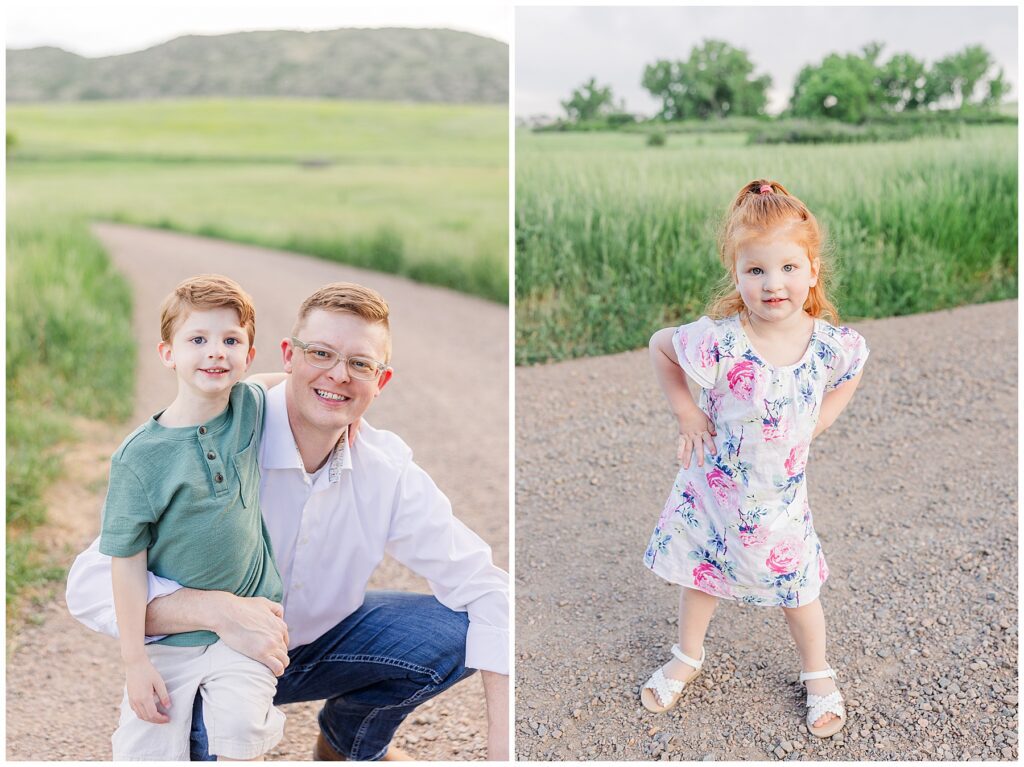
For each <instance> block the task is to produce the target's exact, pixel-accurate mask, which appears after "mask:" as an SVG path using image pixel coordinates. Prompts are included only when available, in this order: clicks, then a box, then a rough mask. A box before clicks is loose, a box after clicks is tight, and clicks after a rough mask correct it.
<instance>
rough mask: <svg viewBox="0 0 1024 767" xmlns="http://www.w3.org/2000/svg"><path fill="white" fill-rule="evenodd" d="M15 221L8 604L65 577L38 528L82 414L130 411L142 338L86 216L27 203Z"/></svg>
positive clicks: (10, 286)
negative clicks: (73, 422) (35, 541)
mask: <svg viewBox="0 0 1024 767" xmlns="http://www.w3.org/2000/svg"><path fill="white" fill-rule="evenodd" d="M18 213H19V215H16V216H13V217H11V218H10V219H9V220H8V227H7V368H6V382H7V602H8V604H10V603H11V600H12V598H13V597H14V596H15V595H16V594H18V593H19V592H20V591H21V590H22V589H23V588H24V587H25V586H28V585H31V584H34V583H38V582H40V581H41V580H45V579H47V578H53V577H59V575H61V574H62V572H63V571H62V570H60V569H59V568H55V566H54V564H53V563H52V562H50V561H48V559H47V557H46V556H45V554H44V553H42V552H39V551H37V550H36V549H34V548H33V546H32V544H31V539H30V537H29V535H30V533H31V531H32V529H33V528H35V527H36V526H38V525H40V524H41V523H43V522H44V521H45V519H46V509H45V508H44V506H43V502H42V497H43V493H44V491H45V490H46V488H47V486H48V485H49V484H50V483H51V482H52V481H53V480H54V479H56V478H57V477H58V476H59V475H60V471H61V455H60V446H61V444H62V443H66V442H67V441H68V440H70V439H73V438H74V431H73V429H72V428H71V426H70V425H69V423H68V420H69V418H71V417H72V416H76V415H79V416H85V417H90V418H111V419H117V420H121V419H125V418H127V417H128V416H129V415H130V413H131V410H132V384H133V377H132V374H133V370H134V363H135V342H134V339H133V337H132V332H131V322H130V320H131V297H130V293H129V289H128V286H127V284H126V283H125V281H124V279H123V278H122V277H121V276H120V275H118V274H117V273H116V272H114V271H113V269H112V268H111V266H110V262H109V260H108V259H107V256H106V254H105V253H104V252H103V250H102V249H101V248H100V246H99V244H98V243H97V242H96V241H95V240H93V239H92V237H91V236H90V235H89V233H88V231H87V229H86V225H85V223H84V222H83V221H55V220H52V219H51V218H49V217H48V216H47V215H46V214H45V211H37V212H36V213H35V214H34V215H30V214H28V212H27V211H19V212H18Z"/></svg>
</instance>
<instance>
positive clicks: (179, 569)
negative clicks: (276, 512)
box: [100, 383, 283, 646]
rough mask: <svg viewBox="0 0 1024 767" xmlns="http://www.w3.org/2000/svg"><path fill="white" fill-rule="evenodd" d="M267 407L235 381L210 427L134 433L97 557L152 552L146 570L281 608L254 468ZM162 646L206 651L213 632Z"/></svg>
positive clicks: (120, 464) (116, 466)
mask: <svg viewBox="0 0 1024 767" xmlns="http://www.w3.org/2000/svg"><path fill="white" fill-rule="evenodd" d="M265 402H266V393H265V392H264V391H263V389H262V388H260V387H258V386H252V385H250V384H245V383H237V384H235V385H234V387H233V388H232V389H231V395H230V399H229V401H228V406H227V409H225V410H224V412H222V413H221V414H220V415H218V416H217V417H216V418H214V419H213V420H212V421H209V422H207V423H204V424H201V425H199V426H186V427H181V428H168V427H166V426H161V425H160V424H159V423H157V420H156V419H157V418H158V417H159V416H160V413H157V415H155V416H153V417H152V418H150V419H149V421H147V422H146V423H145V424H143V425H142V426H140V427H139V428H138V429H136V430H135V431H134V432H132V434H131V435H129V436H128V438H127V439H126V440H125V441H124V443H123V444H122V445H121V447H119V448H118V450H117V452H116V453H114V455H113V457H112V459H111V463H110V485H109V487H108V489H107V499H106V502H105V503H104V505H103V521H102V531H101V533H100V551H101V552H103V553H104V554H109V555H110V556H112V557H130V556H132V555H134V554H137V553H138V552H140V551H142V550H143V549H147V548H148V549H149V553H148V555H147V557H148V567H149V570H150V571H151V572H153V573H156V574H157V575H160V576H162V577H164V578H170V579H171V580H174V581H177V582H178V583H180V584H181V585H182V586H187V587H188V588H193V589H211V590H217V591H230V592H231V593H232V594H237V595H238V596H242V597H255V596H259V597H266V598H267V599H271V600H273V601H275V602H280V601H281V599H282V596H283V595H282V585H281V576H280V575H279V574H278V572H277V566H276V565H275V563H274V557H273V553H272V551H271V548H270V537H269V535H268V534H267V529H266V526H265V525H264V523H263V515H262V514H261V513H260V501H259V494H260V475H259V467H258V466H257V463H256V459H257V455H258V452H259V444H260V436H261V434H262V430H263V413H264V406H265ZM160 641H161V642H162V643H163V644H168V645H176V646H197V645H208V644H213V643H214V642H216V641H217V635H216V634H214V633H212V632H209V631H190V632H187V633H184V634H173V635H171V636H168V637H167V638H165V639H162V640H160Z"/></svg>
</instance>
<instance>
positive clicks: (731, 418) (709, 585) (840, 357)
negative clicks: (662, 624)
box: [644, 315, 868, 607]
mask: <svg viewBox="0 0 1024 767" xmlns="http://www.w3.org/2000/svg"><path fill="white" fill-rule="evenodd" d="M673 346H674V347H675V350H676V356H677V357H678V360H679V365H680V366H681V367H682V369H683V371H684V372H685V373H686V375H687V377H689V378H692V379H693V380H694V381H696V382H697V384H699V385H700V387H701V396H700V408H701V410H703V411H704V413H706V414H707V416H708V418H710V419H711V420H712V421H713V422H714V424H715V430H716V431H717V436H716V437H715V446H716V448H717V455H710V454H709V453H707V452H706V451H705V455H704V466H698V465H697V462H696V460H695V458H694V459H692V463H691V465H690V467H689V468H688V469H682V468H681V469H680V470H679V474H678V475H677V477H676V481H675V484H674V486H673V487H672V492H671V494H670V495H669V497H668V501H667V502H666V503H665V508H664V510H663V511H662V512H661V517H660V518H659V519H658V525H657V527H655V529H654V534H653V535H652V536H651V541H650V544H649V545H648V547H647V552H646V554H645V556H644V563H645V564H646V565H647V567H649V568H650V569H651V570H653V571H654V572H655V573H657V574H658V575H660V576H661V577H662V578H665V579H666V580H668V581H671V582H673V583H678V584H681V585H683V586H686V587H688V588H695V589H699V590H700V591H704V592H706V593H708V594H712V595H714V596H717V597H724V598H727V599H736V600H739V601H741V602H746V603H748V604H756V605H781V606H783V607H799V606H800V605H805V604H809V603H811V602H813V601H814V600H815V599H816V598H817V596H818V592H819V590H820V588H821V584H822V583H824V582H825V579H826V578H827V577H828V566H827V565H826V564H825V557H824V555H823V554H822V551H821V544H820V543H819V542H818V536H817V535H816V534H815V532H814V526H813V525H812V521H811V510H810V507H809V506H808V504H807V483H806V474H805V470H804V469H805V466H806V464H807V454H808V448H809V447H810V443H811V435H812V434H813V433H814V427H815V425H816V424H817V422H818V415H819V412H820V406H821V401H822V398H823V396H824V395H825V394H826V393H827V392H829V391H831V390H832V389H835V388H836V387H837V386H840V385H841V384H842V383H844V382H845V381H848V380H850V379H851V378H853V377H854V376H856V375H857V373H859V372H860V370H861V368H862V367H863V365H864V361H865V360H866V359H867V357H868V348H867V344H866V343H865V342H864V339H863V338H862V337H861V336H860V335H859V334H858V333H857V332H856V331H854V330H851V329H850V328H847V327H838V328H837V327H834V326H832V325H830V324H829V323H828V322H825V321H824V320H821V319H815V321H814V330H813V332H812V334H811V339H810V343H809V344H808V346H807V350H806V351H805V352H804V356H803V358H802V359H801V360H800V361H799V362H797V363H796V364H794V365H787V366H785V367H774V366H772V365H770V364H768V363H767V362H765V361H764V360H763V359H761V358H760V357H759V356H758V354H757V352H755V351H754V349H753V348H752V347H751V345H750V341H749V340H748V338H747V334H746V332H745V331H744V330H743V326H742V325H741V324H740V320H739V316H738V315H733V316H731V317H727V318H725V319H722V320H711V319H709V318H708V317H701V318H700V319H699V320H697V321H696V322H694V323H691V324H689V325H683V326H682V327H680V328H679V329H678V330H676V332H675V335H674V336H673Z"/></svg>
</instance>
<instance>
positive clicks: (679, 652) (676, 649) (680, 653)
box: [672, 644, 707, 671]
mask: <svg viewBox="0 0 1024 767" xmlns="http://www.w3.org/2000/svg"><path fill="white" fill-rule="evenodd" d="M672 654H673V655H674V656H676V658H678V659H679V660H681V661H682V662H683V663H685V664H686V665H688V666H693V667H694V668H695V669H696V670H697V671H700V667H701V666H703V665H704V659H705V658H706V657H707V653H705V652H704V648H703V647H701V648H700V660H694V659H693V658H691V657H690V656H689V655H686V654H685V653H684V652H683V651H682V650H680V649H679V645H677V644H674V645H672Z"/></svg>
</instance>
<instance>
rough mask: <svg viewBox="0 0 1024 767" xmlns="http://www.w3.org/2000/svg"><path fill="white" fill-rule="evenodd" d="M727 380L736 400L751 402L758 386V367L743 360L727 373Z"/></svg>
mask: <svg viewBox="0 0 1024 767" xmlns="http://www.w3.org/2000/svg"><path fill="white" fill-rule="evenodd" d="M725 377H726V380H727V381H728V382H729V388H730V389H731V390H732V393H733V395H734V396H735V397H736V399H741V400H749V399H750V398H751V397H753V396H754V390H755V388H756V384H757V367H756V366H755V365H754V363H753V362H751V361H750V360H741V361H740V362H737V363H736V364H735V365H733V366H732V367H731V368H730V369H729V372H728V373H726V376H725Z"/></svg>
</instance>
